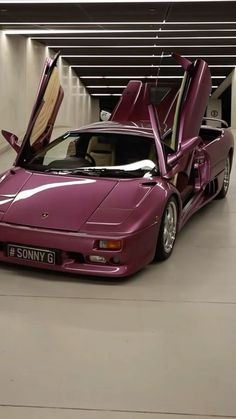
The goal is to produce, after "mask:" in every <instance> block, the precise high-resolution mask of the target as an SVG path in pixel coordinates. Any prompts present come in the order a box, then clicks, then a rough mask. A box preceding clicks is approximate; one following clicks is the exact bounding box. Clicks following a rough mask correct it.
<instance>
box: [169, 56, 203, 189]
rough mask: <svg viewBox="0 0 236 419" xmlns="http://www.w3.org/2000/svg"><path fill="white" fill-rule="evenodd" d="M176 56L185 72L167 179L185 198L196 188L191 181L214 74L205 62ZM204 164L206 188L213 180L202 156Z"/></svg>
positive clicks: (175, 117) (174, 125) (174, 123)
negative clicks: (210, 180) (209, 177)
mask: <svg viewBox="0 0 236 419" xmlns="http://www.w3.org/2000/svg"><path fill="white" fill-rule="evenodd" d="M173 56H174V58H175V59H176V61H177V62H178V63H179V64H180V65H181V67H182V68H183V69H184V70H185V73H184V77H183V80H182V84H181V87H180V90H179V95H178V99H177V103H176V110H175V116H174V122H173V128H172V135H171V142H170V146H171V148H172V150H173V154H171V155H169V156H167V166H168V169H169V172H168V173H167V177H168V178H172V179H173V183H174V184H175V185H176V186H177V188H178V189H179V190H180V192H183V196H184V197H185V194H186V193H187V192H188V191H190V189H191V188H190V186H192V187H194V185H190V184H189V178H190V173H191V169H192V167H193V162H194V158H195V157H196V155H197V153H198V150H199V145H200V143H201V138H200V137H199V131H200V127H201V124H202V120H203V117H204V114H205V111H206V107H207V103H208V99H209V95H210V92H211V74H210V71H209V68H208V65H207V63H206V62H205V61H204V60H202V59H197V60H196V61H195V62H194V63H192V62H191V61H189V60H187V59H186V58H184V57H181V56H179V55H176V54H173ZM204 160H205V161H204ZM201 161H202V162H204V163H205V164H204V165H203V164H202V169H203V171H204V174H205V177H204V180H203V182H202V185H201V186H203V183H204V184H206V183H207V182H208V181H209V179H208V175H207V174H209V167H208V165H209V159H208V156H207V155H206V156H203V155H202V153H201ZM198 188H199V186H198Z"/></svg>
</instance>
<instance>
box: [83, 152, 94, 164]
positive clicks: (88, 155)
mask: <svg viewBox="0 0 236 419" xmlns="http://www.w3.org/2000/svg"><path fill="white" fill-rule="evenodd" d="M85 160H88V161H89V163H91V164H92V166H96V162H95V160H94V158H93V157H92V156H91V154H89V153H86V154H85Z"/></svg>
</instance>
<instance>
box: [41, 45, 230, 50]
mask: <svg viewBox="0 0 236 419" xmlns="http://www.w3.org/2000/svg"><path fill="white" fill-rule="evenodd" d="M47 47H48V48H71V49H85V48H86V49H91V48H97V49H103V48H110V49H114V48H123V49H127V48H130V49H143V48H144V49H145V48H149V49H153V48H168V49H170V48H235V45H225V44H223V45H215V44H214V45H205V44H202V45H158V44H155V45H47Z"/></svg>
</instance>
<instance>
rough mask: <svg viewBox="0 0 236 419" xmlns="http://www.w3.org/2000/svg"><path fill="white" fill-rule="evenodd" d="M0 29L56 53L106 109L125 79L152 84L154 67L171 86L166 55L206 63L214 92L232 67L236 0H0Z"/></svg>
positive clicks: (177, 73) (173, 68)
mask: <svg viewBox="0 0 236 419" xmlns="http://www.w3.org/2000/svg"><path fill="white" fill-rule="evenodd" d="M0 29H2V30H7V31H8V32H9V31H13V33H14V31H16V32H15V33H17V34H19V33H21V34H23V35H25V36H29V37H31V38H34V39H36V40H37V41H38V42H42V43H43V44H45V45H47V46H49V47H50V48H52V49H53V50H54V51H58V50H60V52H61V55H62V56H63V57H64V59H65V60H66V61H67V62H68V64H69V65H71V66H73V68H74V71H75V72H76V73H77V75H78V76H79V77H81V78H82V82H83V83H84V85H85V86H86V87H87V89H88V91H89V93H90V94H92V95H94V96H95V97H98V98H102V99H103V102H104V101H105V102H104V103H107V104H108V103H109V101H110V102H111V100H112V101H113V102H115V101H117V100H118V98H119V97H118V96H119V95H120V94H121V92H122V89H123V87H124V86H126V84H127V82H128V80H129V79H139V78H140V79H141V80H143V81H145V80H148V81H150V80H151V79H152V78H155V77H156V75H157V73H158V67H159V66H160V69H159V78H160V79H161V81H162V82H164V83H165V84H170V83H171V84H172V83H176V81H178V80H179V77H181V74H182V72H181V69H180V67H178V66H177V64H176V63H175V62H174V61H173V59H172V58H170V57H168V56H167V57H166V55H169V54H170V52H177V53H179V54H181V55H184V56H187V57H189V59H190V60H194V59H195V58H196V57H202V58H203V59H205V60H206V61H207V62H208V64H209V65H210V69H211V73H212V77H213V79H212V85H213V86H215V87H213V90H214V89H215V88H216V86H218V85H219V84H220V83H221V82H222V81H223V79H224V78H225V77H226V76H227V75H228V74H229V73H230V72H231V71H232V69H233V67H234V66H236V42H235V41H236V1H216V2H212V1H204V2H203V1H199V2H195V1H191V2H190V1H189V2H188V1H187V2H186V1H185V2H183V1H181V2H178V1H174V2H165V1H163V2H158V1H156V2H146V1H144V2H140V1H139V2H130V3H129V2H127V3H124V2H123V3H121V2H117V3H116V2H112V3H111V2H107V3H104V2H103V3H98V2H95V3H91V2H88V3H87V2H75V1H74V2H73V3H70V1H67V2H64V4H63V2H59V3H55V2H54V3H46V2H45V3H44V4H40V3H37V1H34V2H31V3H28V4H19V3H18V4H17V2H15V3H14V4H13V3H12V2H5V3H3V2H1V1H0ZM20 31H21V32H20ZM11 33H12V32H11ZM11 36H14V35H11ZM163 54H164V56H162V55H163Z"/></svg>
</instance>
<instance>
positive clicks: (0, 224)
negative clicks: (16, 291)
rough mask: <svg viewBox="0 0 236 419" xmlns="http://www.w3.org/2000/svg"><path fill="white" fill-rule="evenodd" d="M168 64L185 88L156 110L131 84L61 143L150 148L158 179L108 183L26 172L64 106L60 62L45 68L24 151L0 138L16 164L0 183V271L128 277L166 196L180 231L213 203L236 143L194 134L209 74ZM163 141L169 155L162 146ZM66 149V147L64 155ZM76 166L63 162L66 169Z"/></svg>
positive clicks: (207, 131) (204, 129)
mask: <svg viewBox="0 0 236 419" xmlns="http://www.w3.org/2000/svg"><path fill="white" fill-rule="evenodd" d="M174 58H175V59H176V61H177V62H178V63H179V64H180V65H181V66H182V67H183V70H184V71H185V75H184V78H183V81H182V85H181V86H180V87H179V86H178V87H177V86H174V87H173V88H171V89H169V90H168V89H167V91H166V92H165V91H164V90H163V92H164V93H163V97H161V99H160V101H159V102H158V101H157V103H155V104H154V103H151V100H150V97H151V94H152V87H153V86H152V85H149V84H143V83H141V82H140V81H131V82H130V83H129V84H128V86H127V88H126V89H125V90H124V92H123V95H122V97H121V99H120V101H119V103H118V105H117V106H116V108H115V109H114V111H113V113H112V115H111V118H110V120H109V121H108V122H99V123H95V124H91V125H88V126H85V127H82V128H80V129H78V130H76V131H72V132H70V133H68V134H66V135H65V137H63V141H66V139H67V137H68V138H70V136H72V139H73V138H77V137H81V136H82V137H83V138H85V139H86V138H87V137H86V136H88V137H89V138H91V139H92V138H93V137H96V136H98V135H103V136H107V135H110V136H113V137H114V139H115V140H114V141H116V138H117V136H119V137H120V138H123V137H124V138H125V139H126V140H127V141H128V140H129V141H130V144H132V141H131V140H132V138H135V139H136V140H137V139H139V138H140V140H139V141H140V142H142V145H143V147H144V148H145V147H146V145H147V146H148V147H149V148H150V150H151V145H152V144H154V145H155V153H154V154H155V155H156V158H157V161H158V170H159V172H158V173H157V172H148V174H147V175H146V176H143V175H142V176H141V175H139V176H136V177H131V176H127V177H122V176H120V177H119V176H115V177H114V176H112V175H111V173H110V172H109V174H108V175H107V176H106V175H104V173H103V176H102V177H99V176H96V172H94V174H93V173H92V172H91V171H89V168H88V169H86V170H87V172H86V170H85V171H84V174H83V172H82V174H81V172H78V174H77V173H76V172H75V173H74V172H73V171H72V172H70V171H69V170H65V169H64V168H62V169H60V170H61V172H60V170H58V172H57V171H56V169H53V170H51V166H50V164H52V163H48V166H47V170H44V171H43V170H38V168H37V165H36V167H35V169H34V167H33V168H29V167H26V166H25V164H24V162H25V161H26V160H27V159H28V160H29V155H30V156H31V157H30V158H31V159H32V158H33V157H32V156H35V155H36V156H38V158H39V160H38V161H40V156H41V155H42V153H43V151H44V150H45V149H48V150H50V147H51V143H50V138H51V134H52V128H53V124H54V122H55V119H56V116H57V113H58V110H59V107H60V103H61V101H62V98H63V90H62V88H61V86H60V84H59V82H58V79H57V74H55V68H56V61H57V57H56V58H55V59H54V60H47V62H46V64H45V68H44V72H43V76H42V79H41V82H40V86H39V89H38V95H37V99H36V102H35V106H34V109H33V112H32V115H31V118H30V121H29V125H28V128H27V130H26V134H25V137H24V139H23V143H22V145H21V147H19V145H18V143H17V138H16V137H15V136H14V135H13V134H11V133H8V132H6V131H4V132H3V135H4V137H5V138H6V140H7V141H8V142H9V144H10V145H11V146H12V147H13V148H14V149H15V151H17V153H18V155H17V159H16V163H15V167H13V168H12V169H11V170H9V171H7V172H5V173H4V174H2V176H1V177H0V260H1V261H3V262H10V263H16V264H21V265H27V266H32V267H39V268H45V269H51V270H55V271H61V272H70V273H74V274H87V275H102V276H108V277H111V276H112V277H122V276H126V275H130V274H133V273H134V272H136V271H138V270H140V269H141V268H142V267H144V266H145V265H146V264H148V263H150V262H151V261H152V260H153V257H154V255H155V252H156V245H157V240H158V235H159V231H160V226H161V221H162V216H163V213H164V211H165V207H166V204H167V202H168V200H169V199H170V198H171V197H172V196H174V197H175V199H176V202H177V204H178V229H180V228H182V226H183V225H184V224H185V222H186V221H187V220H188V219H189V218H190V217H191V215H192V214H194V213H195V212H196V211H197V210H198V209H199V208H201V207H202V206H203V205H205V204H206V203H207V202H210V201H211V200H212V199H214V198H215V197H216V195H217V194H218V193H219V191H220V190H221V188H222V185H223V180H224V168H225V164H226V160H227V157H228V156H229V157H230V161H231V163H232V158H233V147H234V145H233V136H232V134H231V132H230V130H228V129H222V128H218V129H217V128H214V129H213V128H212V127H208V126H201V124H202V119H203V116H204V113H205V109H206V106H207V101H208V97H209V94H210V90H211V76H210V72H209V69H208V66H207V64H206V63H205V62H204V61H203V60H200V59H199V60H196V61H195V63H192V62H190V61H188V60H186V59H185V58H183V57H180V56H177V55H175V56H174ZM52 78H53V81H52ZM154 87H155V86H154ZM168 135H169V140H168V141H169V142H170V143H171V147H170V145H168V146H167V145H166V142H165V141H166V138H168ZM130 139H131V140H130ZM136 140H135V141H136ZM56 141H57V140H54V142H55V143H56ZM123 141H124V140H123ZM136 144H138V142H137V143H136ZM52 145H53V142H52ZM73 146H74V145H73V141H72V142H71V143H69V147H68V150H71V148H73ZM68 150H67V153H68ZM131 151H132V150H131ZM106 152H107V151H106ZM146 158H147V157H145V159H146ZM153 158H154V157H153ZM65 159H67V157H66V158H65ZM149 160H150V159H149ZM149 160H148V161H149ZM55 161H56V160H54V164H55ZM73 161H74V160H73V155H72V156H69V157H68V162H69V163H70V162H72V163H73ZM145 161H146V160H145ZM56 162H57V161H56ZM40 164H42V163H40ZM114 167H116V168H117V170H121V169H119V168H120V167H121V168H122V167H123V166H122V165H121V166H119V165H117V166H114ZM127 167H128V166H127ZM107 169H109V167H107V168H104V169H103V168H102V169H101V170H107ZM86 173H87V175H86ZM193 177H194V179H193ZM190 178H191V179H192V180H191V181H190V180H189V179H190ZM176 179H177V180H176ZM103 241H111V242H113V241H115V242H116V243H120V247H117V248H114V249H113V248H109V249H104V248H101V246H100V242H103ZM9 248H10V250H9ZM50 252H51V253H50ZM18 254H19V255H20V257H16V255H18ZM48 254H49V255H50V257H53V258H55V260H54V259H53V263H50V260H51V259H50V258H48V260H46V259H44V256H45V255H46V256H47V255H48ZM32 255H33V256H32ZM35 255H36V256H35ZM42 255H43V256H42ZM31 256H32V258H33V259H30V258H31ZM41 256H42V259H41V260H40V257H41ZM93 256H95V257H96V258H98V259H97V261H94V259H93ZM99 258H100V260H99ZM45 260H46V261H45ZM54 262H55V263H54Z"/></svg>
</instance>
